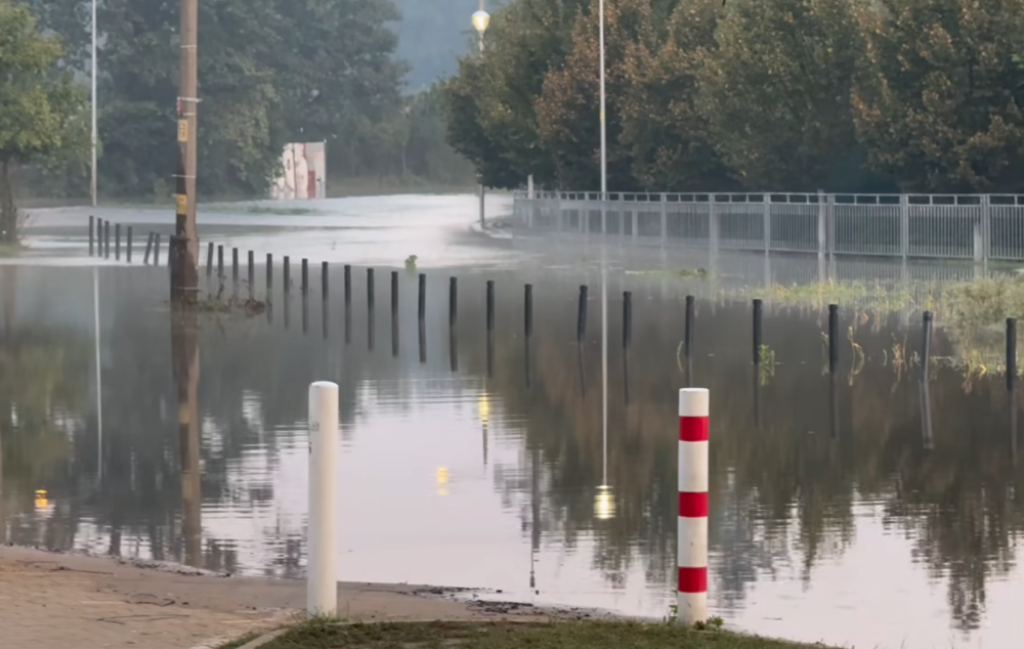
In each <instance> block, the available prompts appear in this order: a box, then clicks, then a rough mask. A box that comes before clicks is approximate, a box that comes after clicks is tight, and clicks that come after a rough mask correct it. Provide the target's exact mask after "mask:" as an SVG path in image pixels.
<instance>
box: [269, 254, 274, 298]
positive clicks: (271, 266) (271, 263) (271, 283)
mask: <svg viewBox="0 0 1024 649" xmlns="http://www.w3.org/2000/svg"><path fill="white" fill-rule="evenodd" d="M273 288H274V255H273V254H271V253H269V252H268V253H267V301H270V291H271V289H273Z"/></svg>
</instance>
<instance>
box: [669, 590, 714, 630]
mask: <svg viewBox="0 0 1024 649" xmlns="http://www.w3.org/2000/svg"><path fill="white" fill-rule="evenodd" d="M707 619H708V594H707V593H706V592H704V593H676V620H677V621H678V622H679V623H680V624H685V625H687V626H693V625H694V624H697V623H698V622H707Z"/></svg>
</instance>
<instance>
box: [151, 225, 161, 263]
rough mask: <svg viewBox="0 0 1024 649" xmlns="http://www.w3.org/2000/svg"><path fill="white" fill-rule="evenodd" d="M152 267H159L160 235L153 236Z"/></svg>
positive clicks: (157, 233)
mask: <svg viewBox="0 0 1024 649" xmlns="http://www.w3.org/2000/svg"><path fill="white" fill-rule="evenodd" d="M153 265H154V266H159V265H160V233H159V232H156V233H154V234H153Z"/></svg>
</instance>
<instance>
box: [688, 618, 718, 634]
mask: <svg viewBox="0 0 1024 649" xmlns="http://www.w3.org/2000/svg"><path fill="white" fill-rule="evenodd" d="M722 624H723V622H722V618H720V617H718V616H717V615H716V616H714V617H709V618H708V619H707V620H705V621H703V622H697V623H696V624H694V625H693V628H695V629H697V630H698V631H717V630H718V629H721V628H722Z"/></svg>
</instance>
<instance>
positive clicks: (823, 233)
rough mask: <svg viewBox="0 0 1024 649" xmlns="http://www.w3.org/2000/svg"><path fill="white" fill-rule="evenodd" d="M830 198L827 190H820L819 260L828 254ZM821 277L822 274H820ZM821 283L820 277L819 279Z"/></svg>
mask: <svg viewBox="0 0 1024 649" xmlns="http://www.w3.org/2000/svg"><path fill="white" fill-rule="evenodd" d="M827 201H828V197H827V196H826V194H825V190H823V189H819V190H818V257H819V259H820V258H822V257H824V256H825V253H826V252H828V229H827V228H828V226H827V223H828V221H827V219H828V205H827ZM819 275H820V273H819ZM819 281H820V277H819Z"/></svg>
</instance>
